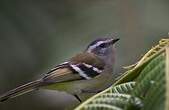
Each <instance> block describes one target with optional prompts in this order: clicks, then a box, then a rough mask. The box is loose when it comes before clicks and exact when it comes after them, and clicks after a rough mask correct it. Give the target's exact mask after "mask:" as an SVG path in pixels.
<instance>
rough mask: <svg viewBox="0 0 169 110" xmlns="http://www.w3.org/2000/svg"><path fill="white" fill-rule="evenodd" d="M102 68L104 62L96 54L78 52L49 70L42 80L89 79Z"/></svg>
mask: <svg viewBox="0 0 169 110" xmlns="http://www.w3.org/2000/svg"><path fill="white" fill-rule="evenodd" d="M103 69H104V63H103V62H102V60H100V59H99V58H98V57H97V56H95V55H94V54H91V53H80V54H77V55H76V56H74V57H72V58H71V59H70V60H69V61H68V62H66V63H63V64H60V65H58V66H56V68H54V69H52V70H51V71H49V72H48V73H47V74H46V76H45V77H44V78H43V80H44V81H45V82H48V83H57V82H68V81H72V80H82V79H91V78H93V77H95V76H97V75H99V74H100V73H101V72H102V70H103Z"/></svg>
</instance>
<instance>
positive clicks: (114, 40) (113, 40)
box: [111, 38, 120, 44]
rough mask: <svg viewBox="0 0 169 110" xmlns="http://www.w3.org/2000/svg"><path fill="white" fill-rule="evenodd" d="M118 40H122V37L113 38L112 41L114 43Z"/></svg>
mask: <svg viewBox="0 0 169 110" xmlns="http://www.w3.org/2000/svg"><path fill="white" fill-rule="evenodd" d="M118 40H120V39H119V38H116V39H112V41H111V43H112V44H114V43H116V42H117V41H118Z"/></svg>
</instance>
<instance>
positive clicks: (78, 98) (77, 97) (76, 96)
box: [73, 94, 82, 103]
mask: <svg viewBox="0 0 169 110" xmlns="http://www.w3.org/2000/svg"><path fill="white" fill-rule="evenodd" d="M73 96H74V97H75V98H76V99H77V100H78V101H79V102H80V103H81V102H82V100H81V99H80V97H79V96H78V95H77V94H74V95H73Z"/></svg>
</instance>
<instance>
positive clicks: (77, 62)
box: [0, 37, 119, 102]
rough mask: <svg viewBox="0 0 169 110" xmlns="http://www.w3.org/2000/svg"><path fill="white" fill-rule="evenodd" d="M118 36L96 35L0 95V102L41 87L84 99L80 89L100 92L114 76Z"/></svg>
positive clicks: (88, 91)
mask: <svg viewBox="0 0 169 110" xmlns="http://www.w3.org/2000/svg"><path fill="white" fill-rule="evenodd" d="M118 40H119V38H113V37H102V38H97V39H96V40H94V41H92V42H91V43H90V44H89V45H88V46H87V48H86V49H85V50H84V51H82V52H80V53H78V54H76V55H75V56H73V57H72V58H70V59H69V60H67V61H65V62H64V63H61V64H59V65H56V66H55V67H54V68H52V69H51V70H49V71H48V72H47V73H45V74H43V76H42V77H40V78H39V79H37V80H34V81H31V82H29V83H26V84H24V85H21V86H18V87H16V88H15V89H12V90H9V91H7V92H6V93H4V94H2V95H0V102H4V101H6V100H8V99H11V98H14V97H17V96H20V95H23V94H26V93H28V92H31V91H34V90H39V89H48V90H57V91H65V92H67V93H69V94H71V95H73V96H74V97H75V98H76V99H77V100H78V101H80V102H82V100H81V99H80V97H79V95H80V94H81V93H98V92H100V91H102V90H103V89H105V88H107V86H109V85H110V82H111V80H113V79H114V75H115V74H114V73H113V70H114V69H113V68H114V63H115V46H114V45H115V43H116V42H117V41H118Z"/></svg>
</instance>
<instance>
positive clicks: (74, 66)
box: [70, 64, 91, 79]
mask: <svg viewBox="0 0 169 110" xmlns="http://www.w3.org/2000/svg"><path fill="white" fill-rule="evenodd" d="M70 66H71V67H72V68H73V69H74V70H75V71H76V72H78V73H79V75H80V76H82V77H84V78H85V79H91V77H89V76H88V75H87V74H85V73H84V71H82V70H81V69H80V68H79V67H78V66H76V65H73V64H71V65H70Z"/></svg>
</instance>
